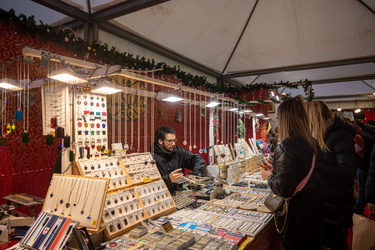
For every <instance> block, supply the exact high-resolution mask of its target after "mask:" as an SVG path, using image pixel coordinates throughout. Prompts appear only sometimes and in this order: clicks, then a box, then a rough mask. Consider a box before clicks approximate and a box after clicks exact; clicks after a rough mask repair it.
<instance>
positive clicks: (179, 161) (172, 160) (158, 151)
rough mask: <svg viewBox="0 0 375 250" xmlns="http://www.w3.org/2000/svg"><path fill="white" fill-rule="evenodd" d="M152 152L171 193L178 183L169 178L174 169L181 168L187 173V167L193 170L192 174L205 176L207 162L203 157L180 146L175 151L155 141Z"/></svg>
mask: <svg viewBox="0 0 375 250" xmlns="http://www.w3.org/2000/svg"><path fill="white" fill-rule="evenodd" d="M151 152H153V157H154V159H155V161H156V165H157V167H158V169H159V171H160V174H161V176H162V178H163V180H164V182H165V184H166V185H167V187H168V189H169V191H170V192H171V193H173V192H174V191H176V189H177V184H175V183H172V182H171V180H170V179H169V174H170V173H171V172H172V171H174V170H176V169H178V168H181V169H182V172H183V173H185V172H184V169H185V168H187V169H191V170H192V172H190V174H192V175H200V176H203V175H204V173H205V169H206V163H205V162H204V159H203V157H202V156H200V155H198V154H194V153H192V152H189V151H187V150H185V149H183V148H181V147H179V146H176V147H175V149H174V150H173V151H167V150H165V149H164V148H163V147H161V146H160V145H159V144H158V143H154V144H153V145H152V147H151Z"/></svg>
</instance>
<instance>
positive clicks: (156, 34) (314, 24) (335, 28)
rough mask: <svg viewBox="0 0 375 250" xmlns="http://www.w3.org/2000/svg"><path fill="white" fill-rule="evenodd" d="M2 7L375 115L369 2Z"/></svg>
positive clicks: (98, 2) (95, 2)
mask: <svg viewBox="0 0 375 250" xmlns="http://www.w3.org/2000/svg"><path fill="white" fill-rule="evenodd" d="M0 8H2V9H4V10H9V9H10V8H13V9H14V10H15V11H16V14H20V13H22V14H25V15H27V16H28V15H34V16H35V20H42V21H43V22H44V23H47V24H51V25H60V24H64V25H69V26H70V27H72V28H73V29H75V30H78V28H77V27H79V25H81V24H82V23H83V24H85V25H86V26H85V27H89V28H91V30H90V29H88V31H87V30H85V29H84V30H85V33H83V36H86V38H93V39H95V38H96V39H98V40H99V41H101V42H103V43H107V44H108V45H109V46H115V47H116V48H117V49H119V50H122V51H128V52H130V53H133V54H139V55H140V56H145V57H146V58H149V59H155V60H156V61H158V60H162V61H166V60H165V58H166V59H167V60H169V61H167V63H168V64H172V65H171V66H173V64H179V65H181V64H184V65H185V66H186V68H187V69H190V72H191V73H193V74H201V75H208V76H210V78H209V80H212V81H216V80H217V79H219V80H227V81H229V82H230V83H232V84H235V85H245V84H255V83H263V82H265V83H268V84H272V83H277V82H280V81H283V82H286V81H290V82H297V81H299V80H304V79H308V80H310V81H312V82H313V89H314V92H315V98H316V99H322V100H326V101H327V102H335V103H338V102H341V103H342V102H344V101H350V102H351V103H353V102H362V104H363V105H364V107H375V104H374V98H375V96H374V95H372V93H373V92H375V63H374V62H375V1H373V0H363V1H356V0H329V1H326V0H314V1H298V0H204V1H202V0H189V1H187V0H172V1H166V0H153V1H152V0H148V1H147V0H134V1H130V0H128V1H126V0H114V1H112V0H62V1H59V0H34V1H31V0H12V1H1V2H0ZM93 24H94V25H93ZM96 28H97V29H96ZM81 33H82V32H81ZM281 90H282V89H280V91H281ZM285 91H287V92H289V93H291V94H292V95H296V94H304V93H303V90H302V89H301V88H300V89H298V90H289V89H288V90H285ZM356 105H358V106H359V104H356Z"/></svg>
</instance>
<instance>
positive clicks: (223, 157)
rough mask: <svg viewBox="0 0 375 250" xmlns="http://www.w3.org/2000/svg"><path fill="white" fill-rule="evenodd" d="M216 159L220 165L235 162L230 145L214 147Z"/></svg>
mask: <svg viewBox="0 0 375 250" xmlns="http://www.w3.org/2000/svg"><path fill="white" fill-rule="evenodd" d="M213 149H214V153H215V159H216V162H217V163H218V164H220V163H226V162H231V161H233V158H232V154H231V152H230V149H229V147H228V145H214V146H213Z"/></svg>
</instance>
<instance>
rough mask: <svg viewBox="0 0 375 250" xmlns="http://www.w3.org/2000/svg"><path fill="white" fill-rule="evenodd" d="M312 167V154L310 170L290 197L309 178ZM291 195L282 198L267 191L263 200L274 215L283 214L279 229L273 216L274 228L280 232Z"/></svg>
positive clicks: (303, 185) (299, 189)
mask: <svg viewBox="0 0 375 250" xmlns="http://www.w3.org/2000/svg"><path fill="white" fill-rule="evenodd" d="M314 167H315V155H313V159H312V163H311V168H310V171H309V173H308V174H307V176H306V177H305V178H304V179H303V180H302V181H301V182H300V183H299V184H298V185H297V187H296V191H295V192H294V194H293V195H292V197H293V196H294V195H296V193H297V192H299V191H301V190H302V189H303V188H304V187H305V185H306V183H307V182H308V180H309V179H310V176H311V174H312V172H313V170H314ZM292 197H288V198H283V197H280V196H278V195H276V194H274V193H272V192H271V193H269V194H268V196H267V197H266V199H265V201H264V205H265V206H266V207H267V208H268V209H269V210H270V211H271V212H272V213H273V214H275V215H277V216H285V218H284V225H283V227H282V228H281V229H279V228H278V227H277V223H276V218H275V217H274V219H275V225H276V230H277V231H278V232H279V233H281V232H282V231H283V230H284V228H285V224H286V219H287V217H288V206H289V201H290V199H292Z"/></svg>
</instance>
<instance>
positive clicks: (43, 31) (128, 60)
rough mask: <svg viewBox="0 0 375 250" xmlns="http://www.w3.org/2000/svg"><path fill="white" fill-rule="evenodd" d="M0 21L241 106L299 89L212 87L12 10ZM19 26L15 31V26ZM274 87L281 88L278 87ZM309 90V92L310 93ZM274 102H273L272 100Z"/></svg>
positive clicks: (163, 65)
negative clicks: (262, 93)
mask: <svg viewBox="0 0 375 250" xmlns="http://www.w3.org/2000/svg"><path fill="white" fill-rule="evenodd" d="M0 17H1V19H3V20H4V22H5V23H6V24H7V25H8V26H9V27H11V28H12V29H14V30H17V32H18V33H20V34H25V35H30V36H32V37H34V38H35V37H37V36H38V37H40V38H41V40H42V41H43V42H44V43H47V42H49V41H52V42H56V43H58V44H61V45H62V46H64V47H66V48H68V49H69V50H71V51H73V52H74V53H75V54H77V55H78V56H80V57H84V56H85V54H86V53H87V52H90V53H93V54H94V55H95V56H96V57H97V58H98V59H99V60H100V61H101V63H106V64H110V65H121V66H122V67H123V68H128V69H137V70H150V69H161V70H160V71H156V73H155V74H164V75H168V76H174V77H177V78H178V79H180V80H181V81H182V82H183V83H184V84H185V85H186V86H188V87H191V88H203V89H205V90H206V91H208V92H210V93H224V94H226V95H227V96H234V98H235V99H237V100H239V103H240V104H247V105H255V104H254V103H250V102H249V101H247V100H243V99H242V98H241V97H240V94H241V93H247V92H253V91H257V90H260V89H277V88H279V87H280V85H281V86H284V87H286V88H298V86H297V85H295V84H290V83H289V82H286V83H283V82H281V83H274V84H266V83H256V84H251V85H250V84H247V85H246V86H244V87H235V86H231V85H230V84H228V83H227V82H222V83H210V82H208V81H207V78H206V77H205V76H197V75H195V76H194V75H192V74H190V73H187V72H184V71H182V70H181V69H180V67H179V66H177V67H176V66H173V67H171V66H169V65H167V64H166V63H165V62H159V63H156V62H155V60H153V59H152V60H150V59H147V60H146V58H144V57H141V58H139V56H138V55H137V56H136V57H135V58H134V56H133V54H130V53H127V52H118V51H117V50H116V48H115V47H113V46H112V47H111V48H109V46H108V44H99V43H98V42H93V43H92V44H89V43H88V41H85V40H83V39H82V38H79V37H75V35H74V34H72V33H71V32H68V31H65V30H64V29H62V30H61V29H59V28H56V27H52V26H49V25H46V24H44V23H43V22H42V21H40V24H39V25H37V24H36V22H35V20H34V16H30V17H26V16H25V15H24V14H20V15H19V16H16V14H15V12H14V10H13V9H11V10H9V12H7V11H4V10H2V9H0ZM14 23H15V24H16V27H14V26H13V24H14ZM302 82H304V83H305V84H304V85H302V86H303V88H304V92H305V94H306V93H308V92H310V95H308V99H309V101H310V100H312V98H313V97H314V91H313V90H312V88H311V85H312V83H311V82H310V81H308V80H305V81H302V80H301V81H300V82H298V83H302ZM275 84H277V85H278V87H275ZM309 89H310V91H309ZM256 101H258V103H260V104H266V102H264V101H263V100H261V99H257V100H256ZM272 101H273V100H272Z"/></svg>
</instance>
